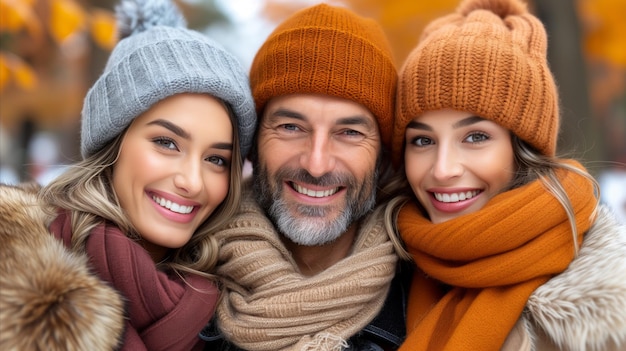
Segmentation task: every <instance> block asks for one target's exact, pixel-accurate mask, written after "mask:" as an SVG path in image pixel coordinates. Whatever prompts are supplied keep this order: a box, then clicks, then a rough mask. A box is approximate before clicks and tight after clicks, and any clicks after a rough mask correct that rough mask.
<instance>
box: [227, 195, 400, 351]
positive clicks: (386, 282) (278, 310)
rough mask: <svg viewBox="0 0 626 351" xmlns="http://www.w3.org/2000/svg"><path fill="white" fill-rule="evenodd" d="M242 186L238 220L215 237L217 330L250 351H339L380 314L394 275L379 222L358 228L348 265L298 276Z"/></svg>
mask: <svg viewBox="0 0 626 351" xmlns="http://www.w3.org/2000/svg"><path fill="white" fill-rule="evenodd" d="M249 185H250V184H249V183H248V186H246V187H245V188H244V194H243V201H242V205H241V208H240V210H239V213H238V214H237V215H236V216H235V217H234V218H233V220H232V221H231V222H230V223H229V224H228V225H227V227H225V228H224V229H222V230H219V231H217V232H216V233H215V236H216V238H217V240H218V241H219V242H220V252H219V261H220V262H221V263H220V264H219V265H218V268H217V274H218V275H219V276H220V277H221V278H222V284H223V297H222V298H221V299H220V302H219V304H218V307H217V311H216V317H217V320H218V325H219V327H220V330H221V331H222V332H223V334H224V335H225V336H226V339H227V340H229V341H231V342H233V343H234V344H235V345H237V346H238V347H240V348H242V349H244V350H250V351H270V350H271V351H276V350H299V351H300V350H343V349H344V348H345V347H346V346H347V344H346V341H347V340H348V339H349V338H350V337H352V336H354V335H355V334H357V333H358V332H359V331H361V330H363V328H365V326H367V325H368V323H369V322H371V321H372V320H373V319H374V317H375V316H376V315H377V314H378V313H379V312H380V310H381V308H382V307H383V305H384V302H385V298H386V296H387V294H388V291H389V287H390V285H391V281H392V279H393V277H394V274H395V269H396V263H397V261H398V257H397V255H396V254H395V250H394V248H393V244H392V243H391V241H390V239H389V236H388V234H387V233H386V231H385V227H384V223H383V218H382V214H381V213H379V214H378V215H372V216H369V217H368V218H367V219H366V220H364V221H362V222H361V223H360V228H359V233H358V234H357V236H356V239H355V241H354V245H353V247H352V252H351V254H350V255H349V256H348V257H346V258H344V259H343V260H341V261H339V262H337V263H336V264H334V265H333V266H332V267H329V268H328V269H326V270H324V271H322V272H320V273H319V274H317V275H315V276H305V275H302V274H301V273H300V272H299V270H298V268H297V267H298V266H297V263H296V262H295V261H294V259H293V257H292V254H291V252H290V251H289V250H288V249H287V248H286V247H285V245H284V244H283V242H282V240H281V238H280V235H279V233H278V232H277V231H276V229H275V227H274V226H273V224H272V223H271V221H270V220H269V219H268V218H267V216H266V215H265V212H264V211H263V210H262V209H261V208H260V207H259V206H258V204H257V203H256V201H255V199H254V196H253V193H252V188H251V186H249ZM398 317H399V318H401V316H398Z"/></svg>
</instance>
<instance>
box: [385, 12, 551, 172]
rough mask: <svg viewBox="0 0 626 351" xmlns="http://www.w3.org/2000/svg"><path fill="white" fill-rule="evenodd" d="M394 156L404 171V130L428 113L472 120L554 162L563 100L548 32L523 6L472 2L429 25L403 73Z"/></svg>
mask: <svg viewBox="0 0 626 351" xmlns="http://www.w3.org/2000/svg"><path fill="white" fill-rule="evenodd" d="M398 84H399V85H398V95H397V108H396V120H395V123H394V128H393V141H392V154H393V159H394V163H395V164H396V165H398V164H400V162H401V160H402V154H403V150H404V148H403V146H404V133H405V130H406V126H407V124H408V123H409V122H410V121H411V120H412V119H414V118H415V117H418V116H420V115H421V114H422V113H424V112H426V111H432V110H438V109H442V108H451V109H454V110H458V111H464V112H471V113H474V114H476V115H478V116H480V117H483V118H487V119H489V120H492V121H494V122H496V123H498V124H500V125H501V126H504V127H505V128H508V129H509V130H511V131H513V133H515V135H517V136H518V137H520V138H521V139H522V140H524V141H526V142H527V143H529V144H530V145H531V146H532V147H534V148H536V149H537V150H539V152H541V153H542V154H544V155H554V153H555V151H556V140H557V133H558V128H559V109H558V92H557V89H556V85H555V82H554V78H553V77H552V73H551V72H550V69H549V67H548V62H547V37H546V32H545V29H544V27H543V24H542V23H541V22H540V21H539V20H538V19H537V18H536V17H535V16H533V15H532V14H530V13H529V12H528V10H527V9H526V6H525V4H523V3H521V2H520V1H513V0H508V1H491V0H469V1H464V2H462V3H461V4H460V5H459V7H458V8H457V10H456V12H455V13H453V14H451V15H448V16H444V17H442V18H439V19H437V20H435V21H433V22H431V23H430V24H429V25H428V26H427V27H426V28H425V29H424V32H423V33H422V36H421V39H420V43H419V44H418V46H417V47H416V48H415V49H414V50H413V51H412V52H411V53H410V54H409V56H408V58H407V60H406V61H405V63H404V66H403V67H402V69H401V71H400V80H399V83H398Z"/></svg>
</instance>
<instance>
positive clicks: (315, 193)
mask: <svg viewBox="0 0 626 351" xmlns="http://www.w3.org/2000/svg"><path fill="white" fill-rule="evenodd" d="M290 184H291V187H292V188H293V190H295V191H297V192H298V193H300V194H302V195H306V196H310V197H318V198H321V197H327V196H331V195H334V194H336V193H337V192H338V191H339V189H340V188H339V187H337V188H333V189H327V190H311V189H307V188H305V187H303V186H300V185H298V184H296V183H294V182H290Z"/></svg>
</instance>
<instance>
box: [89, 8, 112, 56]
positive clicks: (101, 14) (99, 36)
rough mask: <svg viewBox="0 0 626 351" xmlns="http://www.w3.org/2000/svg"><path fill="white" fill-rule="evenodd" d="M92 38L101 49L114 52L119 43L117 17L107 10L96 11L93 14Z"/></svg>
mask: <svg viewBox="0 0 626 351" xmlns="http://www.w3.org/2000/svg"><path fill="white" fill-rule="evenodd" d="M91 37H92V38H93V40H94V41H95V42H96V44H98V45H99V46H100V47H102V48H104V49H107V50H112V49H113V47H114V46H115V43H117V29H116V21H115V15H113V13H112V12H110V11H106V10H99V9H95V10H93V11H92V13H91Z"/></svg>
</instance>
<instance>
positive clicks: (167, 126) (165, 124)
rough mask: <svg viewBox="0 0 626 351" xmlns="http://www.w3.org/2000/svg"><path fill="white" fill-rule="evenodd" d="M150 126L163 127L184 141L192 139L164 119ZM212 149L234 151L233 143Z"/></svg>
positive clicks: (150, 123)
mask: <svg viewBox="0 0 626 351" xmlns="http://www.w3.org/2000/svg"><path fill="white" fill-rule="evenodd" d="M148 125H158V126H161V127H163V128H165V129H168V130H170V131H171V132H172V133H174V134H176V135H178V136H179V137H181V138H183V139H187V140H189V139H191V135H190V134H189V133H187V132H186V131H185V130H184V129H182V128H181V127H179V126H177V125H175V124H174V123H172V122H170V121H166V120H163V119H156V120H154V121H150V122H149V123H148ZM211 147H212V148H215V149H220V150H232V149H233V144H232V143H219V142H218V143H215V144H213V145H211Z"/></svg>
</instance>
